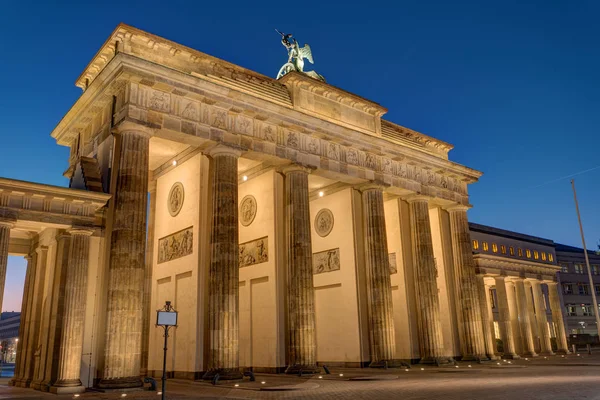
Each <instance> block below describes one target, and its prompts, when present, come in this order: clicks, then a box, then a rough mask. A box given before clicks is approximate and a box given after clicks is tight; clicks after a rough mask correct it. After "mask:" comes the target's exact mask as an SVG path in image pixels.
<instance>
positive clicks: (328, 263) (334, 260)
mask: <svg viewBox="0 0 600 400" xmlns="http://www.w3.org/2000/svg"><path fill="white" fill-rule="evenodd" d="M339 269H340V249H339V248H335V249H331V250H325V251H320V252H318V253H313V274H314V275H317V274H322V273H324V272H331V271H338V270H339Z"/></svg>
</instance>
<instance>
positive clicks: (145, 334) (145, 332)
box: [140, 181, 156, 377]
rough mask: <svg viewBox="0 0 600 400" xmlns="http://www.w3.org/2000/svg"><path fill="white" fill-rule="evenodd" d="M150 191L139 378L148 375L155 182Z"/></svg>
mask: <svg viewBox="0 0 600 400" xmlns="http://www.w3.org/2000/svg"><path fill="white" fill-rule="evenodd" d="M149 191H150V207H148V212H149V215H148V236H147V238H146V270H145V271H144V298H143V309H144V313H143V319H142V358H141V367H140V376H142V377H145V376H146V375H148V353H149V346H150V326H151V324H150V319H151V318H150V313H151V304H150V301H151V299H150V297H151V294H152V263H153V261H154V221H155V219H156V181H154V182H152V185H151V187H150V188H149Z"/></svg>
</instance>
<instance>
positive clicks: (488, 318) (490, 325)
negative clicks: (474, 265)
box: [476, 275, 496, 359]
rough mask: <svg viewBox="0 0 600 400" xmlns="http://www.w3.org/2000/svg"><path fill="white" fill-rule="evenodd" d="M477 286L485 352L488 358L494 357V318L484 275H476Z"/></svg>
mask: <svg viewBox="0 0 600 400" xmlns="http://www.w3.org/2000/svg"><path fill="white" fill-rule="evenodd" d="M476 280H477V288H478V291H479V304H480V306H479V309H480V310H481V319H482V321H483V324H482V327H483V339H484V343H485V352H486V354H487V356H488V358H490V359H495V358H496V339H495V337H494V318H493V315H492V310H491V308H490V300H489V295H488V293H489V290H488V287H487V286H486V284H485V280H484V276H483V275H477V277H476Z"/></svg>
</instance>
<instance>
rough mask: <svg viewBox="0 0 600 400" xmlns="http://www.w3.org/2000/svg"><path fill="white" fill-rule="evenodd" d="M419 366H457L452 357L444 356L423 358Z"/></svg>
mask: <svg viewBox="0 0 600 400" xmlns="http://www.w3.org/2000/svg"><path fill="white" fill-rule="evenodd" d="M419 364H436V365H446V364H448V365H450V364H456V361H454V359H453V358H452V357H446V356H442V357H432V356H429V357H423V358H421V359H420V360H419Z"/></svg>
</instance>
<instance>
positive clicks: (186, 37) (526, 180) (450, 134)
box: [0, 0, 600, 310]
mask: <svg viewBox="0 0 600 400" xmlns="http://www.w3.org/2000/svg"><path fill="white" fill-rule="evenodd" d="M69 3H70V4H69ZM598 15H600V3H599V2H597V1H586V0H579V1H552V0H550V1H518V2H517V1H473V2H460V1H424V0H423V1H382V2H376V1H374V2H373V1H372V2H368V3H367V2H353V1H319V2H313V1H300V2H282V1H277V2H275V1H273V2H267V1H262V2H249V1H243V2H238V1H225V2H204V1H197V2H192V1H188V2H183V1H169V2H165V1H160V2H158V1H156V2H155V1H138V2H134V1H118V2H112V1H102V2H93V1H86V2H76V1H71V2H61V1H55V2H46V1H39V2H29V1H18V2H17V1H5V2H3V4H2V11H1V12H0V35H1V36H0V37H2V40H0V52H1V54H2V60H1V62H0V88H2V95H1V96H0V117H1V118H2V126H1V128H0V134H1V135H2V137H1V139H2V140H1V142H0V143H1V144H0V146H1V147H0V176H3V177H8V178H16V179H23V180H30V181H35V182H42V183H48V184H54V185H62V186H66V185H67V184H68V182H67V180H66V179H65V178H63V177H62V173H63V171H64V170H65V169H66V167H67V158H68V151H67V149H66V148H62V147H59V146H57V145H56V144H55V143H54V141H53V139H52V138H51V137H50V132H51V131H52V129H53V128H54V127H55V125H56V124H57V123H58V121H59V120H60V119H61V118H62V116H63V115H64V114H65V113H66V112H67V111H68V110H69V108H70V107H71V105H72V104H73V103H74V102H75V100H76V99H77V98H78V97H79V96H80V94H81V90H80V89H79V88H76V87H75V86H74V82H75V79H76V78H77V77H78V76H79V74H80V73H81V72H82V71H83V69H84V68H85V66H86V65H87V63H88V62H89V61H90V60H91V58H92V57H93V56H94V54H95V53H96V51H97V50H98V49H99V48H100V46H101V45H102V44H103V43H104V41H105V40H106V39H107V38H108V36H109V34H110V33H111V32H112V31H113V29H114V28H115V27H116V25H117V24H118V23H119V22H125V23H127V24H130V25H133V26H136V27H138V28H140V29H143V30H146V31H149V32H152V33H154V34H157V35H159V36H162V37H165V38H168V39H170V40H173V41H175V42H179V43H181V44H184V45H187V46H189V47H192V48H195V49H198V50H200V51H203V52H205V53H208V54H211V55H213V56H216V57H219V58H222V59H224V60H227V61H230V62H233V63H235V64H238V65H241V66H243V67H246V68H249V69H251V70H254V71H258V72H260V73H262V74H264V75H268V76H273V77H274V76H275V75H276V74H277V71H278V69H279V67H280V66H281V65H282V64H283V63H284V62H285V60H286V59H287V55H286V52H285V49H284V48H283V47H282V46H281V44H280V42H279V36H278V35H277V34H276V32H275V31H274V30H273V29H274V28H278V29H279V30H281V31H284V32H292V33H293V34H294V35H295V36H296V37H297V38H298V40H299V41H300V43H301V44H303V43H309V44H310V45H311V47H312V50H313V55H314V58H315V65H314V69H315V70H317V71H318V72H319V73H321V74H322V75H324V76H325V77H326V78H327V80H328V82H329V83H331V84H333V85H335V86H338V87H340V88H343V89H345V90H347V91H350V92H353V93H356V94H358V95H360V96H363V97H366V98H368V99H371V100H373V101H376V102H378V103H380V104H382V105H383V106H385V107H387V108H388V109H389V112H388V114H387V115H386V116H385V118H386V119H388V120H391V121H393V122H396V123H398V124H401V125H404V126H406V127H410V128H412V129H415V130H417V131H420V132H423V133H425V134H428V135H431V136H433V137H436V138H439V139H442V140H444V141H447V142H450V143H452V144H453V145H454V146H455V149H454V150H452V151H451V152H450V158H451V159H452V160H453V161H456V162H458V163H461V164H465V165H467V166H469V167H472V168H475V169H478V170H480V171H483V172H484V176H483V177H482V178H481V180H480V182H478V183H476V184H474V185H471V187H470V193H471V203H472V204H473V205H474V208H473V209H472V210H471V211H470V212H469V218H470V220H471V221H473V222H478V223H482V224H487V225H493V226H496V227H499V228H504V229H509V230H514V231H517V232H522V233H527V234H532V235H537V236H542V237H545V238H549V239H553V240H555V241H557V242H562V243H566V244H571V245H576V246H580V244H581V242H580V238H579V231H578V226H577V219H576V215H575V207H574V204H573V195H572V192H571V187H570V184H569V179H562V180H560V179H559V178H562V177H565V176H568V175H571V174H574V173H577V172H580V171H585V170H589V169H592V168H595V167H598V166H600V161H599V160H598V157H597V156H596V154H597V148H598V141H599V139H598V138H599V137H600V136H599V135H598V126H600V112H599V110H600V73H599V71H600V51H599V50H600V46H599V45H598V38H599V37H600V24H598V21H597V17H598ZM599 172H600V168H599V169H595V170H592V171H589V172H587V173H583V174H580V175H577V176H576V183H577V189H578V196H579V201H580V206H581V212H582V217H583V221H584V227H585V230H586V235H587V241H588V247H591V248H595V247H596V242H597V240H598V239H600V213H598V211H597V208H596V206H597V201H598V198H599V197H600V188H599V187H598V185H597V183H596V178H597V176H598V173H599ZM23 279H24V261H23V259H22V258H20V259H17V258H14V257H11V258H10V261H9V270H8V278H7V293H6V295H5V302H4V303H5V304H4V307H3V309H4V310H11V309H15V310H16V309H19V307H20V302H21V289H22V285H23Z"/></svg>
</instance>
